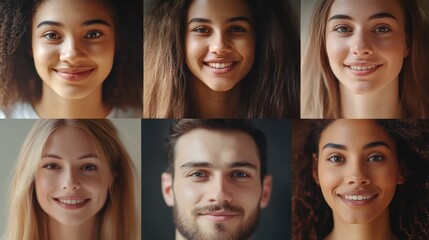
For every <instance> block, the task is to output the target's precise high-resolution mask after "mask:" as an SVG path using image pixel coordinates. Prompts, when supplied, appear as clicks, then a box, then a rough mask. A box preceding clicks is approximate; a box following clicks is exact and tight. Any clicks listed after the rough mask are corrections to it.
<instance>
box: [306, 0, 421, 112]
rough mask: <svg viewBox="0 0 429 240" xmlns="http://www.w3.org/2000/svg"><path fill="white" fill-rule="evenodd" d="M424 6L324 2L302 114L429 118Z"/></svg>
mask: <svg viewBox="0 0 429 240" xmlns="http://www.w3.org/2000/svg"><path fill="white" fill-rule="evenodd" d="M420 9H423V8H421V7H420V6H419V4H418V2H417V1H404V0H394V1H382V0H371V1H370V0H366V1H350V0H327V1H317V2H316V5H315V8H314V11H313V17H312V20H311V30H310V35H309V38H308V41H307V48H306V52H305V54H304V57H303V62H302V65H301V117H302V118H426V117H427V115H428V113H427V112H428V102H429V101H428V94H425V93H424V89H426V88H427V80H428V79H429V74H428V73H429V72H428V69H427V67H426V66H427V65H428V63H429V59H428V56H429V55H428V53H429V49H428V46H427V44H426V43H427V41H428V34H427V27H425V26H424V20H423V19H424V17H423V16H424V12H422V11H420ZM426 14H427V13H426Z"/></svg>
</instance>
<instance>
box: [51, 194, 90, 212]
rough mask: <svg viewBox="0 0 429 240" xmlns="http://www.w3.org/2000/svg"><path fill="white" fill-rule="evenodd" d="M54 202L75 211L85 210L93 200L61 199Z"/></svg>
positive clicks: (79, 198) (78, 198)
mask: <svg viewBox="0 0 429 240" xmlns="http://www.w3.org/2000/svg"><path fill="white" fill-rule="evenodd" d="M53 199H54V201H55V202H56V203H57V204H58V205H60V206H61V207H62V208H64V209H68V210H75V209H80V208H83V207H84V206H85V205H86V204H87V203H88V202H89V201H90V200H91V199H89V198H81V197H72V196H71V197H59V198H53Z"/></svg>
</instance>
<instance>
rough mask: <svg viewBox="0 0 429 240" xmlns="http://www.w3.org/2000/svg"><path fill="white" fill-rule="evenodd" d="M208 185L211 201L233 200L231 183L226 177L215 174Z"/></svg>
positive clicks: (219, 202) (224, 201)
mask: <svg viewBox="0 0 429 240" xmlns="http://www.w3.org/2000/svg"><path fill="white" fill-rule="evenodd" d="M208 187H209V188H208V191H209V194H208V198H209V202H211V203H217V204H223V203H227V202H231V201H232V194H231V192H230V190H229V183H228V179H226V177H224V176H213V177H212V180H211V183H210V186H208Z"/></svg>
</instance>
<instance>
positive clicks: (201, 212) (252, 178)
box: [163, 129, 271, 239]
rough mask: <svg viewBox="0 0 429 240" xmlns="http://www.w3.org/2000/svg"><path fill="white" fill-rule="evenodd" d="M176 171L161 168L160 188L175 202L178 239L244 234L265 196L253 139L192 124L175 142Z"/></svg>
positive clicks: (268, 183) (267, 190)
mask: <svg viewBox="0 0 429 240" xmlns="http://www.w3.org/2000/svg"><path fill="white" fill-rule="evenodd" d="M174 161H175V163H174V168H175V170H174V171H175V174H174V180H173V179H171V176H170V175H168V174H166V173H164V174H163V194H164V199H165V200H166V202H167V204H168V205H170V206H174V213H175V222H176V228H177V230H178V232H177V233H176V235H177V236H180V237H178V238H177V239H183V237H184V238H185V239H245V238H247V237H249V236H250V234H251V233H252V232H253V230H254V228H255V227H256V225H257V222H258V218H259V208H262V207H265V206H266V205H267V204H268V201H269V195H270V190H271V178H270V176H266V177H265V179H264V182H263V183H262V184H261V178H260V161H259V157H258V151H257V146H256V144H255V142H254V141H253V139H252V138H251V137H250V136H249V135H248V134H246V133H243V132H240V131H219V130H206V129H194V130H192V131H190V132H188V133H186V134H184V135H183V136H181V137H180V138H179V140H178V141H177V143H176V146H175V160H174Z"/></svg>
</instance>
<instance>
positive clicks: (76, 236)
mask: <svg viewBox="0 0 429 240" xmlns="http://www.w3.org/2000/svg"><path fill="white" fill-rule="evenodd" d="M48 221H49V222H48V224H49V225H48V234H49V240H94V239H96V237H97V234H96V233H97V228H96V217H92V218H91V219H89V220H88V221H87V222H85V223H83V224H81V225H78V226H66V225H63V224H61V223H60V222H58V221H57V220H55V219H53V218H51V217H49V220H48Z"/></svg>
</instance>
